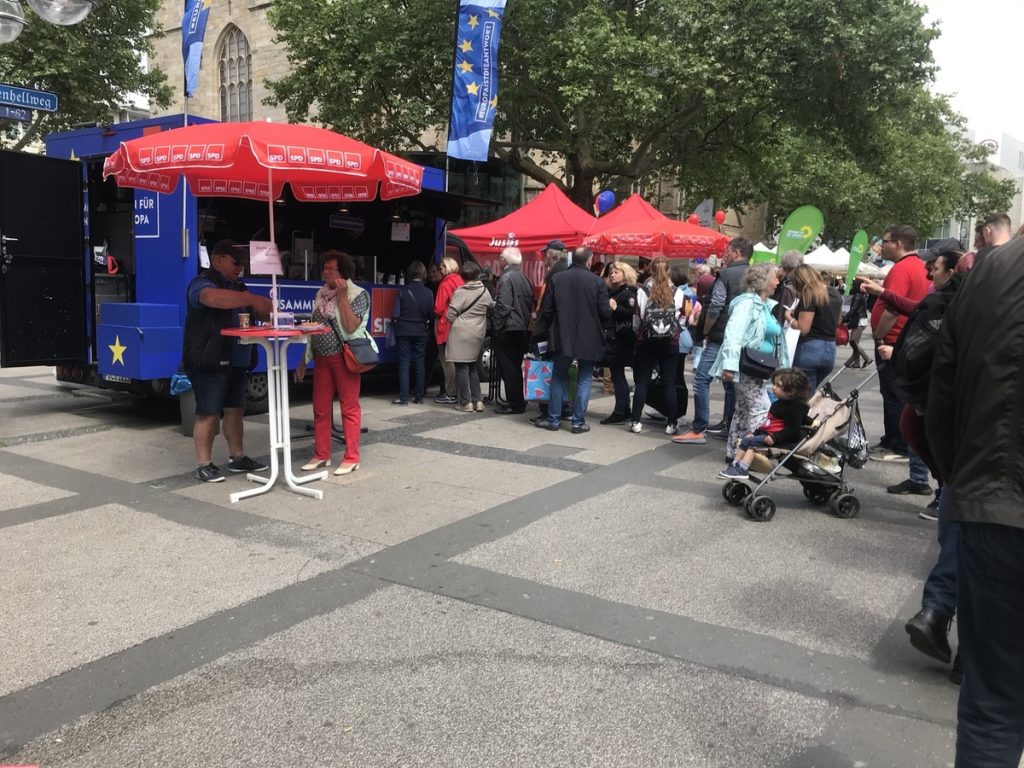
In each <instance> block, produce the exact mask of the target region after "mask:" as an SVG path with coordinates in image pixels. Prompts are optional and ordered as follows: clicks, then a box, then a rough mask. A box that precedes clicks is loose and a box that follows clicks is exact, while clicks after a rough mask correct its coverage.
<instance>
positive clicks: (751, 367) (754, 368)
mask: <svg viewBox="0 0 1024 768" xmlns="http://www.w3.org/2000/svg"><path fill="white" fill-rule="evenodd" d="M778 367H779V358H778V356H777V355H775V354H773V353H771V352H762V351H760V350H758V349H750V348H749V347H744V348H743V349H741V350H740V373H742V374H743V375H744V376H750V377H751V378H753V379H770V378H771V376H772V374H773V373H775V370H776V369H777V368H778Z"/></svg>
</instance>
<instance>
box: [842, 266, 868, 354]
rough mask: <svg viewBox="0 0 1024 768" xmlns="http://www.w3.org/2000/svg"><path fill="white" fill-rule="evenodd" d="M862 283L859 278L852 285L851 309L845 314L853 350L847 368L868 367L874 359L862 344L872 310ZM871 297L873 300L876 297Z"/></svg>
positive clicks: (844, 319)
mask: <svg viewBox="0 0 1024 768" xmlns="http://www.w3.org/2000/svg"><path fill="white" fill-rule="evenodd" d="M862 283H863V281H862V280H861V279H860V278H857V279H856V280H854V281H853V285H852V286H850V309H849V310H848V311H847V312H846V314H845V315H844V316H843V323H845V324H846V327H847V328H848V329H849V331H850V349H851V350H853V354H852V355H850V359H849V360H847V361H846V362H845V363H843V365H844V366H846V367H847V368H867V367H868V366H869V365H871V363H872V360H873V358H871V357H870V356H869V355H868V353H867V352H865V351H864V348H863V347H861V345H860V337H861V335H863V333H864V329H865V328H866V327H867V324H868V314H869V312H870V311H871V307H870V305H869V303H868V298H869V297H868V295H867V294H866V293H862V292H861V290H860V286H861V284H862ZM870 298H871V299H872V300H873V299H874V298H875V297H874V296H871V297H870ZM862 361H863V362H862Z"/></svg>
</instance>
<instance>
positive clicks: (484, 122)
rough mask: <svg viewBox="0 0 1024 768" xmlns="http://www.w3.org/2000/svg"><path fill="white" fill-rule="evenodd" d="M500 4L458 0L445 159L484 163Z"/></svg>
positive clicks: (494, 100)
mask: <svg viewBox="0 0 1024 768" xmlns="http://www.w3.org/2000/svg"><path fill="white" fill-rule="evenodd" d="M504 14H505V0H460V2H459V28H458V34H456V40H455V77H454V78H453V79H452V82H453V88H452V115H451V121H450V123H449V125H448V156H449V157H457V158H459V159H461V160H487V156H488V148H489V147H490V144H491V131H492V129H493V128H494V111H495V109H496V108H497V106H498V41H499V39H500V38H501V23H502V17H503V16H504Z"/></svg>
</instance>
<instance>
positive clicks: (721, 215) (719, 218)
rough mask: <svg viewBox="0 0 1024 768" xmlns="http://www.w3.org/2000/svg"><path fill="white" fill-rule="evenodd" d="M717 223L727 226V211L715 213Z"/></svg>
mask: <svg viewBox="0 0 1024 768" xmlns="http://www.w3.org/2000/svg"><path fill="white" fill-rule="evenodd" d="M715 223H716V224H718V225H719V226H721V225H722V224H725V211H715Z"/></svg>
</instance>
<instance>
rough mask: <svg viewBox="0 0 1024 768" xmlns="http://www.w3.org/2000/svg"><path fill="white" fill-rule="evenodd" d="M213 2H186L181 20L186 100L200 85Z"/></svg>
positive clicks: (206, 0) (202, 0) (193, 0)
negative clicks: (201, 66)
mask: <svg viewBox="0 0 1024 768" xmlns="http://www.w3.org/2000/svg"><path fill="white" fill-rule="evenodd" d="M211 3H213V0H186V2H185V15H184V16H183V17H182V19H181V56H182V59H183V60H184V62H185V98H192V95H193V94H194V93H195V92H196V86H198V85H199V63H200V61H201V60H202V56H203V37H205V36H206V19H207V17H208V16H209V15H210V4H211Z"/></svg>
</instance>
